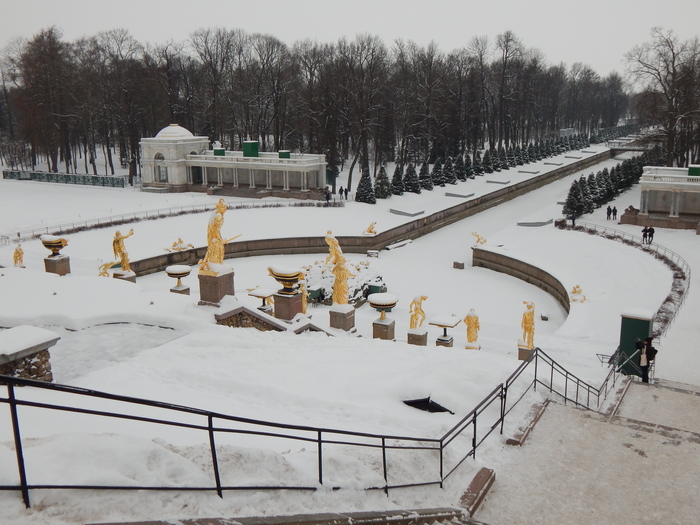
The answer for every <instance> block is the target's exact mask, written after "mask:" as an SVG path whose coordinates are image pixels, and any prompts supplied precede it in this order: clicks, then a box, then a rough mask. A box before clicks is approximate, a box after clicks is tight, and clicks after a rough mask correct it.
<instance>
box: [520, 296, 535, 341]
mask: <svg viewBox="0 0 700 525" xmlns="http://www.w3.org/2000/svg"><path fill="white" fill-rule="evenodd" d="M523 304H524V305H525V312H524V313H523V320H522V322H521V323H520V326H521V327H522V329H523V343H524V344H525V346H526V347H527V348H529V349H530V350H532V349H533V348H535V303H533V302H530V301H523Z"/></svg>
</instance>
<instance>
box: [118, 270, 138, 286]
mask: <svg viewBox="0 0 700 525" xmlns="http://www.w3.org/2000/svg"><path fill="white" fill-rule="evenodd" d="M112 277H114V278H115V279H119V280H120V281H128V282H130V283H134V284H135V283H136V274H135V273H134V272H124V271H122V270H116V271H115V272H113V273H112Z"/></svg>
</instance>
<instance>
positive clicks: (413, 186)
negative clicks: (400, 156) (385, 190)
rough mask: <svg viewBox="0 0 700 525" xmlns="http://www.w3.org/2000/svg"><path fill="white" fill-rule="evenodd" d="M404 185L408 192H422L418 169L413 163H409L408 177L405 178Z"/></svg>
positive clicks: (407, 168)
mask: <svg viewBox="0 0 700 525" xmlns="http://www.w3.org/2000/svg"><path fill="white" fill-rule="evenodd" d="M403 185H404V188H405V190H406V191H407V192H410V193H420V191H421V189H420V181H419V180H418V174H417V173H416V168H415V166H413V163H412V162H409V163H408V166H407V167H406V175H405V176H404V178H403Z"/></svg>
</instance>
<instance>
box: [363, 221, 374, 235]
mask: <svg viewBox="0 0 700 525" xmlns="http://www.w3.org/2000/svg"><path fill="white" fill-rule="evenodd" d="M376 225H377V223H376V222H373V223H371V224H370V225H369V226H367V229H366V230H365V231H364V232H362V233H366V234H371V235H374V234H376V233H377V230H375V229H374V227H375V226H376Z"/></svg>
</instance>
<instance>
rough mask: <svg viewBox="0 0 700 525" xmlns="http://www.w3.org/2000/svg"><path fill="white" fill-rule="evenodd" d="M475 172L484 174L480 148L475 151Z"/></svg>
mask: <svg viewBox="0 0 700 525" xmlns="http://www.w3.org/2000/svg"><path fill="white" fill-rule="evenodd" d="M474 174H476V175H483V174H484V163H483V162H482V160H481V152H480V151H479V150H476V151H475V152H474Z"/></svg>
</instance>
